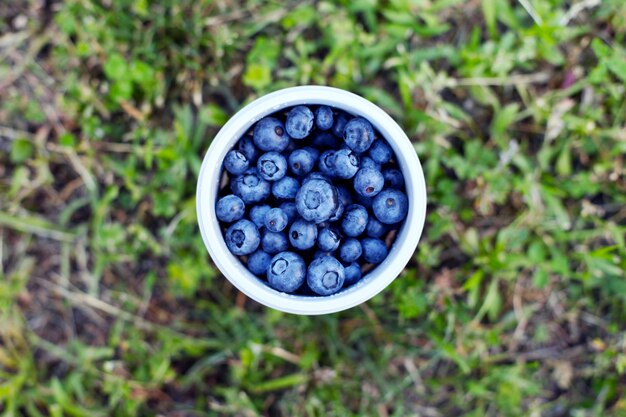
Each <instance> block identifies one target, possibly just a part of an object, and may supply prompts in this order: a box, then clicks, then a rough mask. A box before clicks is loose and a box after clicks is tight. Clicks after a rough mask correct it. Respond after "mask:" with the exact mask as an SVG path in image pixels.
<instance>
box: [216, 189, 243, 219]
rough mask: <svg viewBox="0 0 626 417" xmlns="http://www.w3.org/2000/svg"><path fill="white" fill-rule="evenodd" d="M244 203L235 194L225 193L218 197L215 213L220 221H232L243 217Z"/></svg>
mask: <svg viewBox="0 0 626 417" xmlns="http://www.w3.org/2000/svg"><path fill="white" fill-rule="evenodd" d="M245 211H246V205H245V204H244V203H243V200H242V199H241V198H239V197H237V196H236V195H232V194H230V195H227V196H225V197H222V198H220V199H219V200H218V201H217V204H216V205H215V215H216V216H217V218H218V219H219V220H220V221H223V222H226V223H232V222H234V221H235V220H239V219H241V218H242V217H243V214H244V212H245Z"/></svg>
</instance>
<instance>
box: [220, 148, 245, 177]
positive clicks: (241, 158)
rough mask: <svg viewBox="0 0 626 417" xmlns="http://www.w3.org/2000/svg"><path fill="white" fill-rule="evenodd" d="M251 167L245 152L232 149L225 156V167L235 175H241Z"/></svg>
mask: <svg viewBox="0 0 626 417" xmlns="http://www.w3.org/2000/svg"><path fill="white" fill-rule="evenodd" d="M248 168H250V161H249V160H248V158H247V157H246V155H244V154H243V152H240V151H237V150H234V149H231V150H230V151H228V153H227V154H226V156H225V157H224V169H225V170H226V171H228V172H230V173H231V174H233V175H241V174H243V173H244V172H246V170H247V169H248Z"/></svg>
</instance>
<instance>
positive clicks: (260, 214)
mask: <svg viewBox="0 0 626 417" xmlns="http://www.w3.org/2000/svg"><path fill="white" fill-rule="evenodd" d="M270 209H271V207H270V206H268V205H267V204H260V205H258V206H252V208H251V209H250V220H252V222H253V223H254V224H255V225H256V227H258V228H259V229H260V228H261V227H263V226H265V214H266V213H267V212H268V211H269V210H270Z"/></svg>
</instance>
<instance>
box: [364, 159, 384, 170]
mask: <svg viewBox="0 0 626 417" xmlns="http://www.w3.org/2000/svg"><path fill="white" fill-rule="evenodd" d="M361 168H374V169H375V170H377V171H380V164H379V163H378V162H376V161H374V160H373V159H372V158H370V157H369V156H364V157H362V158H361Z"/></svg>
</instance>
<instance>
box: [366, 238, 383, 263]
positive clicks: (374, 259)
mask: <svg viewBox="0 0 626 417" xmlns="http://www.w3.org/2000/svg"><path fill="white" fill-rule="evenodd" d="M361 247H362V248H363V259H365V262H367V263H370V264H379V263H381V262H382V261H384V260H385V258H386V257H387V253H388V251H387V246H386V245H385V242H383V241H382V240H380V239H376V238H374V237H366V238H364V239H363V240H361Z"/></svg>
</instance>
